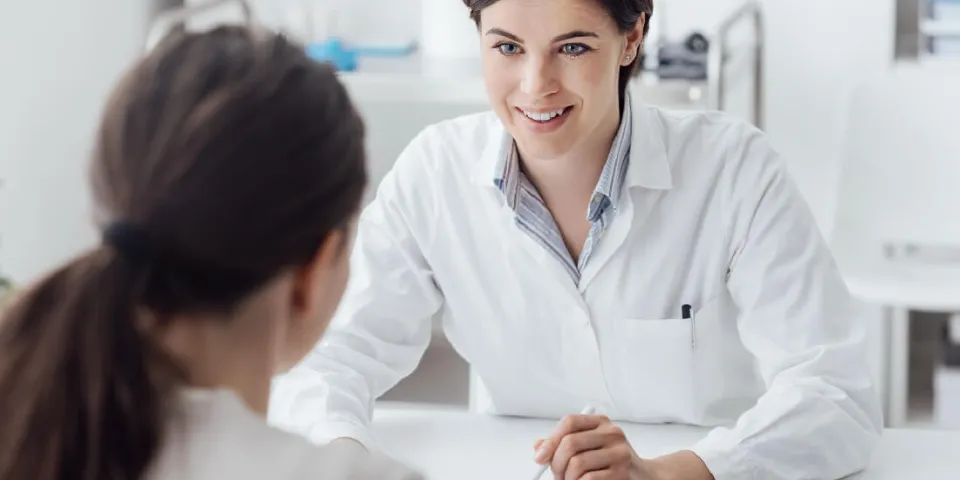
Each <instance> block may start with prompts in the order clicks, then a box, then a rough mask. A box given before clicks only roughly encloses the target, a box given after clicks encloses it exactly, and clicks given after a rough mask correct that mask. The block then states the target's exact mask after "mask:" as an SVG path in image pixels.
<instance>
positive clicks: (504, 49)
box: [493, 42, 520, 57]
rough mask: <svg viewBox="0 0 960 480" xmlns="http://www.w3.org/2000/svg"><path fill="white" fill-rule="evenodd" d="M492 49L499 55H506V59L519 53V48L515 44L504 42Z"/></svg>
mask: <svg viewBox="0 0 960 480" xmlns="http://www.w3.org/2000/svg"><path fill="white" fill-rule="evenodd" d="M493 48H496V49H497V50H500V53H502V54H504V55H506V56H508V57H511V56H513V55H516V54H518V53H520V46H519V45H517V44H515V43H506V42H504V43H498V44H497V45H496V46H494V47H493Z"/></svg>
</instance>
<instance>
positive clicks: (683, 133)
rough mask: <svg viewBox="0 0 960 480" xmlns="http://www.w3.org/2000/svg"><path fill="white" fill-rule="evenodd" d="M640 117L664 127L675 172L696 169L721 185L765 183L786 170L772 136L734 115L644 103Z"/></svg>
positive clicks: (667, 148)
mask: <svg viewBox="0 0 960 480" xmlns="http://www.w3.org/2000/svg"><path fill="white" fill-rule="evenodd" d="M643 108H644V109H645V112H644V111H641V112H640V113H638V114H635V116H636V115H645V116H646V118H645V119H643V120H642V121H645V122H647V123H651V122H652V123H654V124H655V126H656V128H659V129H660V130H661V131H662V137H663V142H664V148H665V150H666V152H667V155H668V157H669V158H670V162H671V164H672V166H673V169H674V170H675V172H676V173H678V174H680V175H684V173H686V174H687V175H688V176H689V175H691V174H692V173H693V172H694V171H699V172H700V173H702V174H709V175H712V176H714V179H713V180H714V181H715V182H718V183H730V184H737V183H741V184H742V183H744V182H751V183H753V182H762V181H763V180H764V179H767V180H769V178H770V177H771V176H772V175H783V174H785V170H786V169H785V164H784V163H783V160H782V158H781V157H780V155H779V153H778V152H777V151H776V150H775V148H774V147H773V145H772V143H771V142H770V140H769V138H768V137H767V135H766V134H765V133H764V132H763V131H762V130H760V129H759V128H757V127H756V126H755V125H753V124H751V123H750V122H748V121H746V120H744V119H742V118H740V117H738V116H736V115H733V114H730V113H726V112H716V111H681V110H670V109H663V108H658V107H650V106H647V107H643Z"/></svg>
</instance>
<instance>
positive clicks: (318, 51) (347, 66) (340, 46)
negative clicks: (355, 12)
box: [306, 38, 416, 72]
mask: <svg viewBox="0 0 960 480" xmlns="http://www.w3.org/2000/svg"><path fill="white" fill-rule="evenodd" d="M415 50H416V47H415V46H414V44H412V43H411V44H409V45H401V46H397V47H376V46H366V47H364V46H354V47H351V46H349V45H347V43H346V42H344V41H343V40H341V39H339V38H330V39H327V40H325V41H322V42H313V43H311V44H308V45H307V48H306V52H307V56H309V57H310V58H312V59H314V60H317V61H320V62H329V63H332V64H333V65H334V66H335V67H336V69H337V70H339V71H343V72H352V71H355V70H356V69H357V61H358V58H359V57H405V56H407V55H410V54H412V53H413V52H414V51H415Z"/></svg>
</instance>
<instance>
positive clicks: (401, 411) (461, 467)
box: [374, 407, 960, 480]
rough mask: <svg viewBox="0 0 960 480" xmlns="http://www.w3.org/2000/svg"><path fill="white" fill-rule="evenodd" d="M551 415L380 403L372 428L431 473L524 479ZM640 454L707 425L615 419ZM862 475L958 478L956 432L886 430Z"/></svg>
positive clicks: (870, 478) (389, 447) (676, 444)
mask: <svg viewBox="0 0 960 480" xmlns="http://www.w3.org/2000/svg"><path fill="white" fill-rule="evenodd" d="M555 424H556V422H555V421H553V420H536V419H518V418H504V417H491V416H483V415H477V414H471V413H468V412H465V411H461V410H437V409H429V408H422V409H414V408H409V409H407V408H390V407H383V408H378V409H377V411H376V414H375V416H374V431H375V432H376V434H377V436H378V438H379V440H380V441H381V442H382V446H383V448H384V450H385V451H386V453H388V454H389V455H391V456H393V457H394V458H397V459H398V460H401V461H403V462H406V463H407V464H409V465H412V466H414V467H415V468H418V469H419V470H420V471H421V472H423V473H424V474H426V475H427V478H429V479H431V480H445V479H457V480H473V479H477V480H480V479H483V480H487V479H491V478H528V477H532V476H533V474H534V473H536V470H537V466H536V464H535V463H534V462H533V442H534V441H535V440H536V439H537V438H540V437H541V436H543V435H544V434H546V433H548V432H549V431H550V430H551V429H552V428H553V427H554V426H555ZM620 425H621V427H623V428H624V430H625V431H626V433H627V436H628V437H629V439H630V443H631V444H632V445H633V448H634V449H635V450H636V451H637V453H638V454H639V455H641V456H646V457H650V456H656V455H660V454H664V453H669V452H673V451H677V450H681V449H683V448H686V447H689V446H690V445H691V444H693V443H694V442H696V441H697V440H699V439H700V438H701V437H702V436H703V435H704V434H705V432H706V431H705V430H703V429H699V428H694V427H684V426H666V425H632V424H620ZM851 478H859V479H863V480H907V479H923V480H938V479H957V478H960V432H947V431H919V430H888V431H887V432H886V433H885V434H884V437H883V441H882V443H881V445H880V448H879V450H878V451H877V453H876V455H875V457H874V461H873V464H872V465H871V466H870V468H869V469H868V470H867V471H865V472H861V474H858V475H856V476H854V477H851Z"/></svg>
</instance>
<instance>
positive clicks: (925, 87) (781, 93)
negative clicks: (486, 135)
mask: <svg viewBox="0 0 960 480" xmlns="http://www.w3.org/2000/svg"><path fill="white" fill-rule="evenodd" d="M654 8H655V13H654V16H653V22H652V25H651V33H650V37H649V39H648V41H647V44H646V45H647V47H646V57H645V58H644V61H643V66H644V68H643V69H642V71H641V72H640V73H639V75H638V76H637V78H636V79H635V81H634V83H633V85H632V86H631V88H632V89H633V91H634V92H635V95H639V96H641V97H643V98H644V99H645V100H646V101H648V102H650V103H654V104H659V105H664V106H667V107H670V108H679V109H721V110H725V111H728V112H731V113H732V114H735V115H738V116H742V117H743V118H744V119H746V120H748V121H750V122H753V123H755V124H756V125H758V126H760V127H761V128H762V129H763V130H765V131H766V132H767V133H768V134H769V136H770V137H771V140H772V142H773V144H774V145H775V147H776V148H777V149H778V150H779V151H780V153H781V154H782V155H783V156H784V158H785V159H786V161H787V163H788V165H789V168H790V171H791V173H792V174H793V176H794V178H795V180H796V182H797V184H798V185H799V187H800V190H801V192H802V193H803V194H804V195H805V197H806V200H807V201H808V202H809V204H810V206H811V208H812V209H813V212H814V215H815V217H816V220H817V222H818V224H819V227H820V229H821V230H822V232H823V235H824V237H825V239H826V240H827V241H828V242H829V244H830V246H831V248H833V250H834V253H835V254H836V256H837V260H838V262H839V263H840V265H841V268H842V270H843V273H844V275H845V277H846V279H847V283H848V286H849V287H850V289H851V291H852V292H853V293H854V294H855V295H856V296H857V297H858V298H860V299H862V300H863V301H864V303H865V305H866V307H867V313H868V316H869V318H868V348H867V351H866V355H867V360H868V362H869V364H870V366H871V369H872V371H873V373H874V376H875V379H876V381H877V384H878V386H879V388H880V389H881V392H882V394H883V397H884V403H885V408H886V421H887V424H888V426H912V427H922V428H950V429H960V315H958V313H960V121H958V120H960V0H805V1H796V0H794V1H783V0H758V1H756V2H752V1H751V2H744V0H711V1H709V2H707V1H702V0H656V1H655V7H654ZM184 12H189V13H190V15H189V16H188V17H187V16H185V15H183V13H184ZM248 16H251V17H253V18H254V19H255V20H256V21H258V22H261V23H263V24H266V25H267V26H268V27H271V28H275V29H280V30H283V31H286V32H287V33H289V34H291V35H293V36H296V37H297V38H299V39H300V40H302V41H303V42H305V43H306V44H307V45H308V50H309V52H310V54H311V55H313V56H314V57H316V58H317V59H318V60H320V61H331V62H334V63H336V64H337V66H338V68H339V69H340V72H341V73H340V75H341V77H342V79H343V81H344V83H345V84H346V85H347V86H348V88H349V89H350V90H351V92H352V93H353V95H354V98H355V100H356V102H357V103H358V105H359V107H360V110H361V112H362V113H363V115H364V117H365V119H366V121H367V122H368V125H369V127H368V128H369V143H368V150H369V152H370V160H371V170H372V172H373V176H374V181H375V182H376V181H378V180H379V179H380V178H381V177H382V175H383V173H384V172H386V170H388V169H389V168H390V166H391V165H392V162H393V161H394V160H395V158H396V155H397V154H398V153H399V151H400V150H401V149H402V148H403V147H404V146H405V145H406V143H407V142H408V141H409V140H410V139H411V138H412V137H413V135H414V134H416V133H417V132H418V131H419V130H420V129H422V128H423V127H424V126H425V125H427V124H429V123H432V122H436V121H439V120H442V119H444V118H449V117H451V116H455V115H459V114H463V113H469V112H474V111H479V110H483V109H486V108H487V105H486V99H485V92H484V88H483V83H482V79H481V78H480V75H479V63H478V60H477V58H478V55H479V50H478V46H477V41H478V40H477V35H476V32H475V29H474V27H473V26H472V24H471V23H470V21H469V20H468V18H467V12H466V9H465V8H464V7H463V5H462V3H461V1H460V0H289V1H284V0H247V1H214V2H211V1H210V0H202V1H201V0H196V1H195V0H184V1H177V0H84V1H76V0H29V1H27V0H3V1H2V3H0V278H2V280H0V289H3V288H6V287H5V286H6V285H7V284H8V283H9V284H13V285H20V284H24V283H27V282H29V281H30V280H32V279H33V278H36V276H37V275H41V274H42V273H44V272H45V271H46V270H48V269H49V268H51V267H52V266H54V265H55V264H57V263H59V262H61V261H63V260H65V259H67V258H69V257H71V256H73V255H74V254H76V253H77V252H78V251H80V250H82V249H84V248H87V247H89V246H91V245H92V244H94V243H95V242H96V241H97V240H98V236H97V233H96V232H95V231H94V230H93V228H92V223H91V217H90V212H89V208H88V207H89V198H88V192H87V188H86V177H85V168H86V162H87V155H88V152H89V148H90V146H91V138H92V135H93V132H94V129H95V127H96V124H97V121H98V116H99V114H100V109H101V107H102V105H103V102H104V100H105V98H106V95H107V94H108V92H109V90H110V89H111V87H112V86H113V83H114V82H115V81H116V79H117V76H118V75H119V74H120V72H121V71H122V69H123V68H125V67H126V66H127V65H129V63H130V62H131V61H132V60H133V59H134V58H136V56H137V55H139V54H140V53H141V52H143V51H144V50H145V48H149V46H150V45H151V44H152V43H153V42H155V41H156V39H157V38H159V36H161V35H162V34H163V33H165V32H166V31H168V30H169V27H170V25H176V24H178V23H177V22H179V20H180V19H181V18H188V20H187V23H186V25H187V28H203V27H204V26H208V25H212V24H215V23H221V22H236V21H244V19H245V18H247V17H248ZM372 194H373V189H371V193H370V195H371V196H372ZM470 385H471V376H470V372H469V368H468V367H467V366H466V365H465V364H464V363H463V361H462V360H461V359H460V358H459V357H458V356H457V354H456V353H455V352H453V351H452V349H451V348H450V347H449V345H448V344H447V343H446V342H445V341H444V338H443V335H442V332H440V331H439V329H437V332H436V335H435V339H434V342H433V344H432V345H431V348H430V349H429V350H428V351H427V353H426V354H425V356H424V361H423V362H422V364H421V367H420V368H419V369H418V370H417V372H416V373H415V374H414V375H413V376H412V377H410V378H409V379H407V380H405V381H404V382H402V383H401V384H400V385H398V386H397V387H396V388H394V389H393V390H392V391H391V392H389V393H388V394H387V395H386V396H385V397H384V399H383V400H384V401H394V402H419V403H430V404H435V405H448V406H450V407H451V408H468V407H469V405H470V404H471V401H474V400H475V399H474V398H472V397H471V391H472V390H471V388H470Z"/></svg>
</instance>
